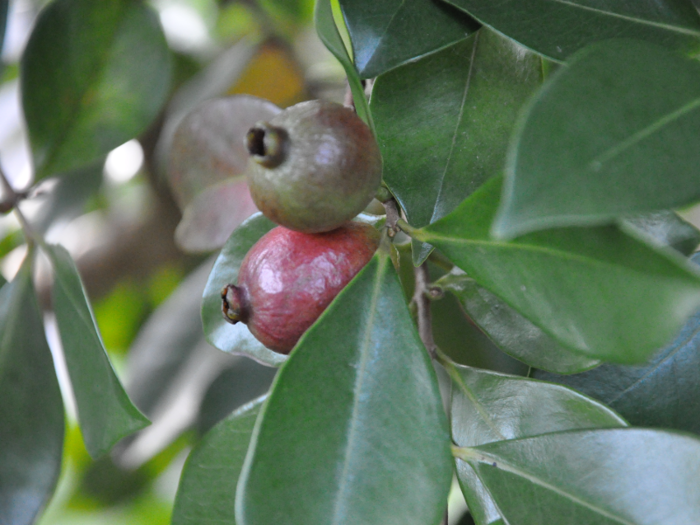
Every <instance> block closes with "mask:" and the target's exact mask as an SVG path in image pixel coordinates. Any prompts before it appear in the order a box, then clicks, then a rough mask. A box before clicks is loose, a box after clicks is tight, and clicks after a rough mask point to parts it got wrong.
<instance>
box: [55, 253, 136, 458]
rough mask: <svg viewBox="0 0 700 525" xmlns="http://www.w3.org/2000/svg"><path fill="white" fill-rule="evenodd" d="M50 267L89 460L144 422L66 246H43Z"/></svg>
mask: <svg viewBox="0 0 700 525" xmlns="http://www.w3.org/2000/svg"><path fill="white" fill-rule="evenodd" d="M43 249H44V250H45V252H46V254H47V255H48V256H49V259H50V261H51V265H52V266H53V270H54V285H53V294H52V301H53V308H54V312H55V314H56V321H57V324H58V330H59V332H60V334H61V341H62V343H63V354H64V355H65V358H66V365H67V367H68V374H69V375H70V379H71V385H72V387H73V394H74V395H75V401H76V404H77V406H78V419H79V421H80V430H81V432H82V434H83V440H84V441H85V447H86V448H87V450H88V452H89V453H90V455H91V456H92V457H93V458H96V457H99V456H102V455H103V454H106V453H107V452H109V450H110V449H111V448H112V447H113V446H114V444H115V443H117V441H119V440H120V439H122V438H123V437H125V436H128V435H129V434H132V433H133V432H136V431H137V430H140V429H142V428H143V427H145V426H147V425H148V423H149V421H148V419H146V417H145V416H143V414H141V412H139V410H138V409H137V408H136V407H135V406H134V405H133V404H132V403H131V400H130V399H129V397H128V396H127V395H126V392H124V388H123V387H122V385H121V383H120V381H119V378H118V377H117V375H116V374H115V373H114V369H113V368H112V364H111V363H110V361H109V357H108V356H107V351H106V350H105V347H104V344H103V343H102V337H101V336H100V333H99V329H98V328H97V323H96V322H95V317H94V315H93V313H92V308H91V307H90V303H89V301H88V298H87V295H86V292H85V288H84V287H83V283H82V282H81V280H80V274H79V273H78V269H77V268H76V267H75V263H74V262H73V259H72V258H71V256H70V254H69V253H68V252H67V251H66V249H65V248H63V247H62V246H58V245H44V246H43Z"/></svg>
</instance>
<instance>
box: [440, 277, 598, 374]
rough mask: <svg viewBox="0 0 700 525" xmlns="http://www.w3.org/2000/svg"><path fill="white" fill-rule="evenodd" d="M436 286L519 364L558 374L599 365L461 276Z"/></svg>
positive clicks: (596, 361) (442, 281)
mask: <svg viewBox="0 0 700 525" xmlns="http://www.w3.org/2000/svg"><path fill="white" fill-rule="evenodd" d="M437 284H438V285H440V286H441V287H442V288H443V289H445V290H447V291H449V292H451V293H453V294H454V295H456V296H457V298H458V299H459V301H460V304H461V305H462V306H463V307H464V310H465V311H466V312H467V313H468V314H469V317H470V318H471V319H472V320H473V322H475V323H476V324H477V325H478V326H479V327H480V328H481V329H482V330H483V331H484V332H485V333H486V334H487V335H488V336H489V338H490V339H491V341H493V342H494V343H495V344H496V345H498V347H499V348H500V349H501V350H503V351H504V352H505V353H507V354H508V355H510V356H513V357H515V358H516V359H519V360H520V361H522V362H523V363H526V364H528V365H530V366H534V367H537V368H541V369H543V370H549V371H552V372H557V373H560V374H571V373H574V372H581V371H583V370H588V369H589V368H592V367H594V366H596V365H597V364H599V363H600V361H598V360H595V359H590V358H588V357H586V356H583V355H581V354H579V353H576V352H572V351H571V350H570V349H568V348H566V347H563V346H562V345H561V344H559V343H558V342H557V341H556V340H554V339H552V338H551V337H550V336H549V335H547V334H546V333H545V332H544V331H542V330H541V329H540V328H538V327H537V326H535V325H534V324H532V323H531V322H530V321H528V320H527V319H525V318H524V317H523V316H522V315H520V314H519V313H518V312H517V311H515V310H514V309H512V308H511V307H510V306H508V305H507V304H506V303H504V302H503V301H501V300H500V299H499V298H498V297H496V296H495V295H493V294H492V293H491V292H489V291H488V290H486V289H485V288H482V287H481V286H479V285H478V284H476V282H475V281H474V280H473V279H471V278H469V277H467V276H466V275H464V273H461V274H460V273H456V272H451V273H450V274H448V275H446V276H445V277H443V278H442V279H440V280H439V281H438V282H437Z"/></svg>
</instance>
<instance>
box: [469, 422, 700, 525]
mask: <svg viewBox="0 0 700 525" xmlns="http://www.w3.org/2000/svg"><path fill="white" fill-rule="evenodd" d="M459 456H460V457H461V458H463V459H465V460H467V461H468V462H469V464H470V465H471V466H472V467H473V468H474V469H475V470H476V472H477V474H478V475H479V477H480V478H481V479H482V480H483V482H484V484H485V485H486V486H487V487H488V488H489V490H490V492H491V494H492V495H493V497H494V499H495V501H496V504H497V505H498V508H499V509H500V510H501V512H502V513H503V516H504V517H505V519H506V521H508V522H510V523H518V524H519V525H541V524H542V523H543V519H546V521H547V522H551V523H566V524H568V525H608V524H609V525H613V524H614V525H620V524H625V525H687V524H690V523H700V485H698V483H697V473H698V470H700V441H698V440H697V439H696V438H694V437H691V436H689V435H685V434H676V433H672V432H664V431H658V430H646V429H636V428H621V429H605V430H575V431H568V432H557V433H552V434H543V435H540V436H535V437H531V438H525V439H517V440H511V441H500V442H496V443H490V444H487V445H482V446H480V447H476V448H473V449H462V450H461V452H460V454H459ZM533 502H537V504H536V505H533ZM543 513H546V514H543ZM544 516H546V518H544Z"/></svg>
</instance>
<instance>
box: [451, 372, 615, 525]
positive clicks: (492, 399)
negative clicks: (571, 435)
mask: <svg viewBox="0 0 700 525" xmlns="http://www.w3.org/2000/svg"><path fill="white" fill-rule="evenodd" d="M448 372H449V374H450V377H452V379H453V382H454V389H453V394H452V409H451V413H452V439H453V441H454V442H455V443H456V444H457V445H458V446H462V447H469V446H476V445H483V444H486V443H491V442H493V441H503V440H506V439H517V438H522V437H529V436H534V435H537V434H544V433H547V432H556V431H559V430H572V429H582V428H596V427H617V426H626V423H625V421H624V420H622V419H621V418H620V417H619V416H618V415H617V414H615V413H614V412H613V411H612V410H610V409H609V408H607V407H605V406H604V405H602V404H600V403H598V402H596V401H594V400H592V399H589V398H587V397H585V396H582V395H580V394H578V393H576V392H574V391H573V390H569V389H568V388H562V387H560V386H558V385H553V384H549V383H544V382H540V381H534V380H532V379H525V378H521V377H514V376H507V375H504V374H498V373H495V372H487V371H485V370H479V369H476V368H470V367H463V366H454V365H449V366H448ZM457 476H458V478H459V481H460V485H461V486H462V490H463V491H464V493H465V497H466V499H467V502H468V504H469V509H470V510H471V512H472V514H473V515H474V516H475V517H476V518H477V522H478V523H492V522H494V521H496V520H498V519H499V518H501V514H500V512H499V511H498V506H497V505H496V504H495V502H494V501H493V499H492V496H491V495H490V494H489V491H488V489H487V488H486V486H484V484H483V482H482V481H481V480H480V479H479V477H478V475H477V474H476V472H475V471H474V469H473V468H472V467H471V466H470V465H469V464H467V463H465V462H463V461H460V460H458V461H457Z"/></svg>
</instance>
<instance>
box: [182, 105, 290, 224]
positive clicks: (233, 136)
mask: <svg viewBox="0 0 700 525" xmlns="http://www.w3.org/2000/svg"><path fill="white" fill-rule="evenodd" d="M280 111H281V110H280V108H278V107H277V106H276V105H274V104H272V103H271V102H268V101H267V100H263V99H260V98H257V97H251V96H248V95H236V96H230V97H219V98H214V99H210V100H207V101H205V102H202V103H200V104H199V105H197V106H196V107H195V109H193V110H192V111H190V112H189V113H188V114H187V116H186V117H185V118H183V119H182V121H181V122H180V123H179V125H178V127H177V130H176V131H175V135H174V137H173V142H172V145H171V146H170V152H169V157H168V179H169V182H170V186H171V188H172V189H173V193H174V195H175V198H176V199H177V201H178V204H179V205H180V208H182V209H185V208H186V207H187V205H188V204H190V203H191V202H192V201H193V199H194V198H195V197H196V196H197V195H198V194H200V193H201V192H202V191H204V190H206V189H207V188H211V187H213V186H216V185H217V184H219V183H221V182H223V181H226V180H230V179H236V180H245V170H246V168H247V166H248V157H250V155H249V153H248V149H247V148H246V146H245V137H246V133H247V132H248V130H249V129H250V128H251V127H253V125H254V124H255V123H256V122H258V121H260V120H270V119H271V118H272V117H274V116H275V115H276V114H278V113H279V112H280ZM234 203H235V201H234ZM234 207H235V204H234ZM229 235H230V232H229Z"/></svg>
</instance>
